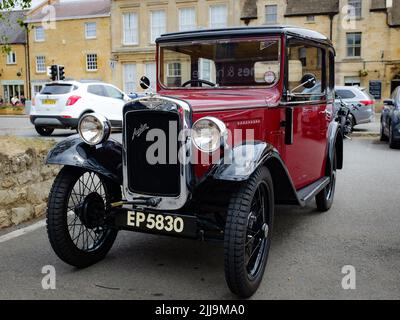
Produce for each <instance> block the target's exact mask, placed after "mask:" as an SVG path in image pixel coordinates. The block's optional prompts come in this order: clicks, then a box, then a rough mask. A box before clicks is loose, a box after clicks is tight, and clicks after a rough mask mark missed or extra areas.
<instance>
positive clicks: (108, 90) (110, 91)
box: [104, 86, 124, 99]
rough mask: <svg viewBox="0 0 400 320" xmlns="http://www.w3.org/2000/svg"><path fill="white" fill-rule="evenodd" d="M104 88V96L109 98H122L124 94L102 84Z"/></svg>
mask: <svg viewBox="0 0 400 320" xmlns="http://www.w3.org/2000/svg"><path fill="white" fill-rule="evenodd" d="M104 90H105V92H106V96H107V97H109V98H113V99H123V97H124V95H123V94H122V93H121V92H120V91H118V90H117V89H115V88H113V87H110V86H104Z"/></svg>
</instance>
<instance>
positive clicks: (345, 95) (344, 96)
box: [336, 90, 356, 99]
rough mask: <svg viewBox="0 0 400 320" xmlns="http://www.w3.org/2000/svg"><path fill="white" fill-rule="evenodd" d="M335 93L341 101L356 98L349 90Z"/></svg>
mask: <svg viewBox="0 0 400 320" xmlns="http://www.w3.org/2000/svg"><path fill="white" fill-rule="evenodd" d="M336 93H337V95H338V96H339V97H341V98H342V99H353V98H355V97H356V95H355V94H354V92H353V91H351V90H337V91H336Z"/></svg>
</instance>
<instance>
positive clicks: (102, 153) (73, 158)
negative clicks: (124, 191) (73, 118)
mask: <svg viewBox="0 0 400 320" xmlns="http://www.w3.org/2000/svg"><path fill="white" fill-rule="evenodd" d="M122 150H123V149H122V145H121V144H120V143H118V142H117V141H114V140H108V141H106V142H104V143H103V144H102V145H99V146H89V145H88V144H86V143H85V142H84V141H83V140H82V139H81V138H80V137H79V136H76V135H75V136H72V137H69V138H67V139H66V140H64V141H62V142H60V143H58V144H57V145H56V146H55V147H54V148H53V149H52V150H50V152H49V153H48V155H47V159H46V164H53V165H63V166H71V167H77V168H83V169H87V170H90V171H93V172H96V173H98V174H99V175H102V176H104V177H106V178H109V179H111V180H112V181H113V182H115V183H117V184H119V185H122Z"/></svg>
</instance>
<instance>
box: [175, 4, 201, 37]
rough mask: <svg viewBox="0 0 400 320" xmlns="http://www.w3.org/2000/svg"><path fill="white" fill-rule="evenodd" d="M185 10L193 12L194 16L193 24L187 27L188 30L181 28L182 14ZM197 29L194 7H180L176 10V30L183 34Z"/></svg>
mask: <svg viewBox="0 0 400 320" xmlns="http://www.w3.org/2000/svg"><path fill="white" fill-rule="evenodd" d="M185 10H192V11H193V16H194V22H193V24H192V25H188V26H189V28H182V23H181V22H182V12H183V11H185ZM196 28H197V10H196V7H194V6H193V7H181V8H178V29H179V31H182V32H185V31H193V30H196Z"/></svg>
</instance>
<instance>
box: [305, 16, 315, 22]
mask: <svg viewBox="0 0 400 320" xmlns="http://www.w3.org/2000/svg"><path fill="white" fill-rule="evenodd" d="M307 22H315V16H307Z"/></svg>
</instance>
